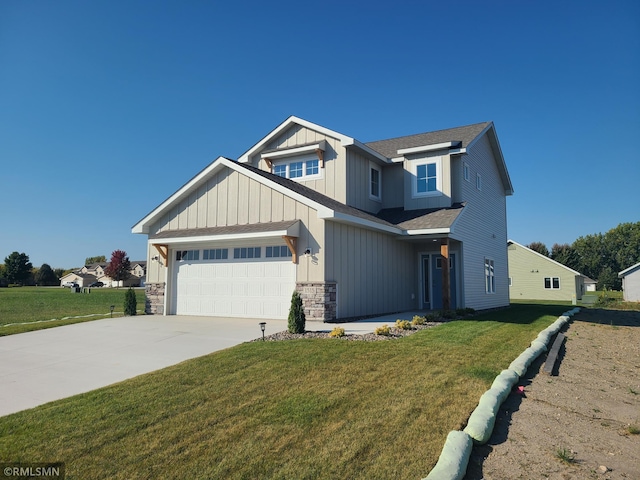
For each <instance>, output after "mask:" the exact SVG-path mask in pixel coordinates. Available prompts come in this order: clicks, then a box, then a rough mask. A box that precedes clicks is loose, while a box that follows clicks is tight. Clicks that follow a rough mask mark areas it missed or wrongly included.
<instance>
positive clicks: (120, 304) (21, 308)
mask: <svg viewBox="0 0 640 480" xmlns="http://www.w3.org/2000/svg"><path fill="white" fill-rule="evenodd" d="M126 291H127V289H126V288H119V289H117V288H92V289H91V293H71V291H70V289H68V288H61V287H13V288H0V336H3V335H11V334H14V333H23V332H29V331H32V330H39V329H42V328H51V327H57V326H60V325H68V324H71V323H78V322H86V321H88V320H96V319H98V318H105V317H109V316H110V314H111V311H110V308H109V306H110V305H114V306H115V308H114V314H113V315H114V317H115V316H122V312H123V310H124V296H125V293H126ZM135 291H136V299H137V302H138V311H140V312H143V311H144V302H145V297H144V289H135ZM83 316H84V317H83ZM70 317H83V318H70ZM19 324H24V325H19Z"/></svg>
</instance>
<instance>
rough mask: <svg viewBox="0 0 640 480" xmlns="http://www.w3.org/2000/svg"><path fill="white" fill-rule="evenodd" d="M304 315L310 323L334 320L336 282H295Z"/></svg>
mask: <svg viewBox="0 0 640 480" xmlns="http://www.w3.org/2000/svg"><path fill="white" fill-rule="evenodd" d="M296 290H297V291H298V293H299V294H300V297H301V298H302V306H303V307H304V315H305V317H306V318H307V320H309V321H311V322H332V321H334V320H335V319H336V313H337V302H336V291H337V283H336V282H297V283H296Z"/></svg>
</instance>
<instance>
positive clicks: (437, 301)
mask: <svg viewBox="0 0 640 480" xmlns="http://www.w3.org/2000/svg"><path fill="white" fill-rule="evenodd" d="M443 260H444V258H443V257H442V255H439V254H437V255H431V283H432V285H433V290H432V292H433V295H432V300H433V301H432V305H433V306H432V307H431V308H432V309H433V310H439V309H441V308H442V268H444V267H445V265H443V264H444V263H445V262H443ZM449 284H450V286H451V292H450V298H451V308H452V309H454V308H456V305H457V302H456V254H455V253H452V254H450V255H449Z"/></svg>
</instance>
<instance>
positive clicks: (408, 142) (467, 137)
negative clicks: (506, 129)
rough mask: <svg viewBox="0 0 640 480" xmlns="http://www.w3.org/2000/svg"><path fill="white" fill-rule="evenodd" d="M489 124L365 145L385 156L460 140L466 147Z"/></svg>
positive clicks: (390, 156) (392, 156)
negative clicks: (400, 150)
mask: <svg viewBox="0 0 640 480" xmlns="http://www.w3.org/2000/svg"><path fill="white" fill-rule="evenodd" d="M490 124H491V122H482V123H475V124H473V125H467V126H464V127H456V128H448V129H446V130H437V131H435V132H426V133H418V134H416V135H407V136H404V137H397V138H390V139H388V140H379V141H375V142H367V143H365V145H366V146H367V147H369V148H371V149H373V150H375V151H376V152H378V153H381V154H382V155H384V156H385V157H387V158H394V157H397V156H398V150H399V149H402V148H412V147H421V146H424V145H435V144H437V143H444V142H462V145H461V147H462V148H466V147H467V146H468V145H469V143H471V142H472V141H473V140H474V139H475V138H476V137H477V136H478V135H479V134H480V133H481V132H482V131H483V130H484V129H485V128H487V127H488V126H489V125H490Z"/></svg>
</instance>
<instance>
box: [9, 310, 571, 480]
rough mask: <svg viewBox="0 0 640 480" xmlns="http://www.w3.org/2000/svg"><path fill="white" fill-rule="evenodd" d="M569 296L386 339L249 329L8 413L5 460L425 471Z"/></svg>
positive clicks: (83, 470) (204, 471)
mask: <svg viewBox="0 0 640 480" xmlns="http://www.w3.org/2000/svg"><path fill="white" fill-rule="evenodd" d="M565 310H566V307H564V306H548V305H542V306H531V305H518V306H514V307H511V308H510V309H507V310H503V311H495V312H491V313H487V314H484V315H481V316H478V317H476V318H474V319H471V320H461V321H454V322H450V323H447V324H444V325H442V326H439V327H436V328H432V329H428V330H423V331H421V332H419V333H416V334H415V335H412V336H409V337H406V338H403V339H398V340H390V341H382V342H359V341H358V342H353V341H346V340H344V339H309V340H295V341H283V342H254V343H245V344H241V345H239V346H237V347H234V348H230V349H227V350H224V351H221V352H217V353H214V354H211V355H208V356H204V357H200V358H197V359H194V360H190V361H187V362H184V363H181V364H179V365H177V366H174V367H170V368H167V369H164V370H160V371H158V372H154V373H151V374H148V375H144V376H140V377H137V378H134V379H131V380H128V381H125V382H122V383H120V384H117V385H114V386H110V387H106V388H102V389H99V390H96V391H93V392H89V393H87V394H83V395H79V396H76V397H72V398H69V399H64V400H60V401H56V402H52V403H49V404H47V405H43V406H41V407H38V408H35V409H32V410H28V411H25V412H19V413H16V414H13V415H10V416H7V417H2V418H0V459H1V461H11V462H40V461H42V462H53V461H62V462H65V464H66V475H67V477H66V478H67V479H69V480H71V479H81V478H92V479H102V478H105V479H106V478H109V479H112V478H115V479H131V478H162V479H167V478H168V479H171V478H189V479H205V478H206V479H211V478H215V479H217V478H224V479H258V478H260V479H262V478H269V479H293V478H295V479H316V478H322V479H324V478H349V479H365V478H366V479H391V478H393V479H405V478H406V479H416V478H422V477H424V476H425V475H426V474H427V473H428V472H429V471H430V470H431V468H432V467H433V465H434V464H435V462H436V461H437V458H438V456H439V454H440V451H441V449H442V446H443V444H444V440H445V438H446V436H447V434H448V432H449V431H450V430H453V429H460V428H462V427H463V426H464V424H465V422H466V420H467V418H468V416H469V415H470V413H471V412H472V410H473V409H474V408H475V406H476V404H477V403H478V400H479V398H480V396H481V395H482V393H483V392H484V391H485V390H486V389H487V388H488V387H489V386H490V384H491V382H492V381H493V379H494V377H495V376H496V375H497V374H498V373H500V371H501V370H502V369H505V368H507V367H508V365H509V363H510V362H511V361H512V360H513V359H514V358H515V357H516V356H518V355H519V354H520V353H521V352H522V351H523V350H524V349H525V348H526V347H527V346H528V345H529V343H530V342H531V340H533V339H534V338H535V337H536V335H537V333H538V332H539V331H540V330H542V329H544V328H546V327H547V326H548V325H549V324H551V322H553V321H554V320H555V319H556V318H557V316H558V315H560V314H561V313H562V312H564V311H565Z"/></svg>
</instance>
